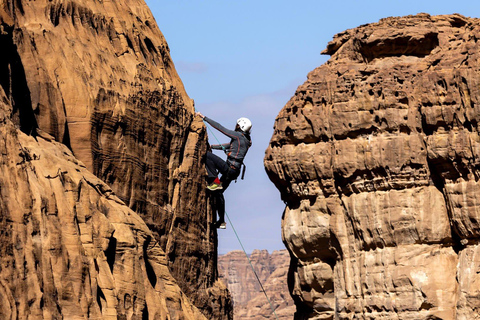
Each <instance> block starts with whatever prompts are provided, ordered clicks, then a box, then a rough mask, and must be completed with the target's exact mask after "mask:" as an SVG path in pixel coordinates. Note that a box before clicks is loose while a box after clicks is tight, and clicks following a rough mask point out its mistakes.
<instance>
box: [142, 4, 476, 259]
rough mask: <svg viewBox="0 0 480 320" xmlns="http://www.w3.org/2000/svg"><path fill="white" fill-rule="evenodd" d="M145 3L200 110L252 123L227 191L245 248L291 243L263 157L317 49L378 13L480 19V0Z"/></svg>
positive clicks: (234, 244)
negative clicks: (239, 173) (240, 172)
mask: <svg viewBox="0 0 480 320" xmlns="http://www.w3.org/2000/svg"><path fill="white" fill-rule="evenodd" d="M146 2H147V4H148V6H149V7H150V9H151V10H152V13H153V15H154V16H155V19H156V21H157V24H158V26H159V28H160V30H161V31H162V33H163V34H164V36H165V38H166V39H167V42H168V45H169V47H170V53H171V56H172V59H173V62H174V64H175V67H176V69H177V72H178V73H179V75H180V77H181V79H182V81H183V83H184V85H185V88H186V90H187V93H188V95H189V96H190V98H192V99H194V100H195V106H196V109H197V111H201V112H202V113H203V114H204V115H206V116H209V117H211V118H213V119H214V120H216V121H218V122H220V123H222V124H223V125H225V126H227V127H232V128H233V126H234V124H235V121H236V119H237V118H239V117H242V116H245V117H248V118H250V119H251V120H252V122H253V129H252V140H253V146H252V148H251V149H250V151H249V154H248V155H247V158H246V160H245V163H246V165H247V173H246V178H245V180H243V181H242V180H239V181H238V183H232V185H231V186H230V187H229V189H228V190H227V191H226V192H225V198H226V211H227V214H228V215H229V217H230V219H231V220H232V223H233V226H234V227H235V229H236V231H237V234H238V236H239V237H240V239H241V241H242V243H243V245H244V247H245V249H246V251H247V252H248V253H251V251H252V250H254V249H267V250H269V251H270V252H272V251H273V250H279V249H284V245H283V243H282V241H281V217H282V213H283V209H284V207H285V205H284V204H283V202H282V201H281V199H280V195H279V192H278V191H277V190H276V188H275V187H274V185H273V184H272V183H271V182H270V180H269V179H268V177H267V175H266V174H265V170H264V167H263V157H264V154H265V149H266V148H267V146H268V142H269V140H270V138H271V135H272V133H273V124H274V121H275V117H276V115H277V114H278V112H279V111H280V110H281V109H282V107H283V106H284V105H285V104H286V103H287V101H288V100H289V99H290V98H291V97H292V96H293V94H294V93H295V89H296V88H297V87H298V86H299V85H301V84H302V83H303V82H304V81H305V80H306V76H307V73H308V72H310V71H312V70H313V69H314V68H316V67H318V66H320V65H322V64H323V63H324V62H325V61H327V59H328V56H322V55H320V52H321V51H322V50H323V49H325V48H326V46H327V43H328V42H329V41H330V40H332V38H333V36H334V35H335V34H337V33H339V32H342V31H344V30H346V29H351V28H355V27H357V26H359V25H362V24H366V23H372V22H377V21H378V20H380V19H381V18H386V17H391V16H404V15H409V14H417V13H420V12H425V13H429V14H432V15H437V14H451V13H460V14H463V15H465V16H469V17H480V2H479V1H478V0H469V1H466V0H455V1H451V0H450V1H445V0H437V1H431V0H416V1H411V0H381V1H380V0H375V1H369V0H347V1H321V0H317V1H314V0H297V1H291V0H290V1H284V0H276V1H273V0H255V1H254V0H168V1H167V0H147V1H146ZM215 135H216V137H217V138H218V139H219V140H220V141H221V142H222V143H223V142H228V139H226V137H225V136H223V135H222V134H220V133H218V132H215ZM209 138H210V141H211V143H214V144H216V143H217V142H216V139H215V138H214V137H213V136H212V135H211V134H210V137H209ZM218 155H220V156H223V154H222V153H221V152H220V153H218ZM218 234H219V247H218V249H219V253H226V252H228V251H232V250H241V246H240V244H239V242H238V240H237V238H236V236H235V233H234V232H233V230H232V228H231V226H230V224H229V225H228V226H227V229H226V230H219V232H218Z"/></svg>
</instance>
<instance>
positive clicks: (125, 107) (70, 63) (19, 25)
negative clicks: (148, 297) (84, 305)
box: [0, 0, 231, 319]
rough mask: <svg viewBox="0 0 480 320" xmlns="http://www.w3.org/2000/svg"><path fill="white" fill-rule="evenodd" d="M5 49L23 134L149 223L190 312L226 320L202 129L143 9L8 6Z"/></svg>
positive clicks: (4, 7)
mask: <svg viewBox="0 0 480 320" xmlns="http://www.w3.org/2000/svg"><path fill="white" fill-rule="evenodd" d="M0 47H1V48H2V50H0V86H1V88H2V90H3V91H4V93H5V99H6V100H5V101H6V102H5V103H6V104H8V105H10V106H11V114H9V115H7V116H6V118H8V119H11V121H12V123H13V124H14V125H15V126H16V127H17V128H19V130H20V131H21V132H23V133H24V134H26V135H29V136H31V137H35V138H38V139H40V138H41V137H43V138H46V139H47V140H52V141H57V142H59V143H62V144H63V145H64V146H66V147H68V149H70V150H71V151H72V155H73V156H74V157H75V158H76V159H78V161H80V162H81V163H83V164H84V166H85V169H87V170H89V171H90V172H92V173H93V174H94V175H95V176H97V177H98V178H100V179H101V180H103V181H104V182H105V183H106V184H107V185H108V188H111V190H112V192H114V193H115V195H116V197H117V198H118V200H119V201H120V202H122V203H124V204H125V205H126V206H127V207H128V208H129V209H130V210H131V211H132V212H135V213H138V214H139V215H140V216H141V218H142V219H143V220H144V221H145V222H146V224H147V226H148V227H149V228H150V230H151V231H152V235H151V236H152V237H153V238H154V239H155V241H154V240H151V242H150V243H152V244H149V246H150V245H153V243H156V246H158V247H159V248H160V249H161V251H163V252H164V254H165V258H166V260H165V263H166V264H167V265H168V268H169V270H170V271H171V273H172V274H173V276H174V278H176V279H177V281H178V285H179V287H180V288H181V289H182V291H183V292H185V293H186V295H187V296H188V297H189V298H190V299H191V300H192V301H193V304H194V305H196V306H197V307H198V308H200V309H201V310H202V312H204V314H205V315H207V317H209V318H210V317H214V318H216V319H226V318H228V317H229V316H231V315H230V312H231V310H230V309H231V307H230V306H231V302H230V300H229V296H228V292H227V291H226V288H225V287H224V286H222V285H221V284H219V283H218V282H216V279H217V269H216V244H215V239H216V233H215V232H216V230H212V229H211V228H210V226H209V222H210V221H211V219H212V218H211V216H210V215H209V214H208V213H207V212H208V211H207V208H206V201H205V190H204V172H205V170H204V162H203V159H202V156H203V154H204V153H205V150H206V136H205V129H204V127H203V125H202V123H201V122H200V121H194V119H193V113H194V107H193V101H192V100H191V99H190V98H189V97H188V96H187V94H186V92H185V90H184V88H183V85H182V82H181V80H180V78H179V77H178V75H177V73H176V71H175V68H174V65H173V62H172V60H171V58H170V54H169V49H168V45H167V43H166V41H165V39H164V37H163V35H162V33H161V32H160V30H159V29H158V26H157V24H156V22H155V20H154V18H153V16H152V14H151V12H150V10H149V9H148V7H147V6H146V4H145V3H144V1H143V0H123V1H91V0H54V1H51V0H38V1H27V0H15V1H14V0H3V1H1V2H0ZM18 136H19V137H20V136H23V135H21V134H20V133H19V134H18ZM22 139H23V138H22ZM39 141H40V140H39ZM5 170H7V169H5ZM55 174H56V173H50V174H49V175H50V176H54V175H55ZM18 178H19V179H22V178H25V176H19V177H18ZM18 183H20V182H18ZM14 186H15V184H13V185H11V187H14ZM25 188H27V187H25ZM75 188H77V187H75ZM66 192H68V191H66ZM2 201H6V200H5V199H2ZM52 210H53V209H52ZM65 210H67V209H65ZM122 210H124V209H122ZM125 210H126V209H125ZM25 213H26V212H25ZM4 214H5V216H6V217H8V215H11V214H13V213H12V212H10V213H7V212H5V213H4ZM39 219H40V218H39ZM5 221H7V223H10V222H9V221H10V220H9V219H7V220H5ZM134 229H136V227H135V228H134ZM77 231H78V230H77ZM59 232H60V234H62V232H63V230H60V231H59ZM71 232H73V231H71ZM114 234H115V233H114ZM73 236H80V233H78V232H77V234H75V235H73ZM61 237H62V238H63V237H66V236H65V235H62V236H61ZM113 238H116V236H113ZM41 239H43V238H41ZM25 240H26V239H25ZM15 241H17V240H15ZM42 241H43V240H42ZM75 241H77V240H75ZM116 241H117V243H118V242H119V241H120V240H119V239H116ZM58 244H60V243H58ZM55 245H56V243H53V244H52V245H51V249H52V250H53V249H54V247H55ZM127 247H128V248H130V246H127ZM55 250H59V248H57V249H55ZM159 259H160V258H159ZM162 259H163V258H162ZM117 261H118V259H116V260H115V262H114V264H116V263H117ZM112 263H113V262H112ZM113 269H114V270H115V268H113ZM28 270H29V271H30V272H34V270H33V269H32V268H29V269H28ZM25 276H26V277H30V276H29V273H28V272H27V273H25ZM78 280H80V278H79V279H78ZM32 281H33V280H32ZM82 281H83V280H82ZM55 285H59V286H60V285H63V283H62V282H61V281H60V282H56V283H55Z"/></svg>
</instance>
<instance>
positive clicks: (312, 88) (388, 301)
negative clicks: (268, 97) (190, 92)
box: [265, 14, 480, 319]
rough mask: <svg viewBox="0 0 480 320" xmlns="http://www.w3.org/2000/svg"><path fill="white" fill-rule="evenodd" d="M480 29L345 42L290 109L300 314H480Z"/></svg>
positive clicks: (288, 237)
mask: <svg viewBox="0 0 480 320" xmlns="http://www.w3.org/2000/svg"><path fill="white" fill-rule="evenodd" d="M479 39H480V20H478V19H472V18H466V17H463V16H460V15H447V16H429V15H427V14H419V15H417V16H408V17H399V18H387V19H383V20H381V21H379V22H378V23H374V24H369V25H364V26H361V27H358V28H356V29H351V30H347V31H345V32H343V33H340V34H338V35H336V36H335V37H334V39H333V41H331V42H330V43H329V44H328V47H327V49H326V50H325V51H324V52H323V53H325V54H329V55H331V58H330V60H329V61H328V62H327V63H325V64H324V65H322V66H320V67H319V68H317V69H315V70H313V71H312V72H310V73H309V75H308V79H307V81H306V82H305V83H304V84H303V85H301V86H299V87H298V89H297V91H296V93H295V95H294V96H293V97H292V98H291V100H290V101H289V102H288V103H287V105H286V106H285V107H284V108H283V109H282V111H281V112H280V113H279V115H278V117H277V119H276V121H275V131H274V135H273V137H272V139H271V142H270V146H269V147H268V149H267V152H266V156H265V166H266V170H267V172H268V174H269V176H270V178H271V180H272V181H273V182H274V183H275V185H276V186H277V188H278V189H279V190H280V192H281V194H282V198H283V200H284V201H286V203H287V207H286V210H285V213H284V216H283V220H282V229H283V239H284V242H285V244H286V246H287V248H288V250H289V251H290V253H291V254H292V257H293V259H292V265H291V269H290V274H289V281H290V286H291V293H292V295H293V298H294V300H295V302H296V306H297V313H296V318H297V319H307V318H308V319H478V318H479V317H480V316H479V313H478V310H479V308H480V289H479V288H480V287H479V286H478V283H479V282H480V260H479V254H480V245H479V239H480V232H479V231H480V205H479V204H480V183H479V176H480V175H479V173H480V172H479V168H480V136H479V130H480V127H479V125H480V41H479Z"/></svg>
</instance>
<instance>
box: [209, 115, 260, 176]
mask: <svg viewBox="0 0 480 320" xmlns="http://www.w3.org/2000/svg"><path fill="white" fill-rule="evenodd" d="M204 120H205V121H206V122H208V123H209V124H210V125H211V126H212V127H214V128H215V129H217V130H218V131H220V132H221V133H223V134H224V135H226V136H227V137H230V138H231V140H230V143H225V144H220V145H212V149H223V150H225V152H226V153H227V162H228V163H229V164H230V165H231V166H234V167H235V168H236V169H240V167H241V166H242V163H243V159H244V158H245V155H246V154H247V151H248V148H250V147H251V145H252V140H251V139H250V135H249V134H247V133H243V132H241V131H234V130H230V129H227V128H225V127H224V126H222V125H221V124H220V123H218V122H216V121H214V120H212V119H210V118H207V117H205V118H204Z"/></svg>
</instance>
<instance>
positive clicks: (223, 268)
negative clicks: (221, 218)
mask: <svg viewBox="0 0 480 320" xmlns="http://www.w3.org/2000/svg"><path fill="white" fill-rule="evenodd" d="M250 261H251V263H252V266H253V268H254V269H255V272H256V273H257V275H258V278H259V279H260V281H261V282H262V285H263V288H264V289H265V291H266V292H267V295H268V298H269V299H270V302H271V303H272V306H273V308H274V309H275V313H276V315H277V316H278V319H285V320H286V319H292V318H293V314H294V312H295V307H294V304H293V300H292V298H291V297H290V293H289V292H288V286H287V271H288V266H289V265H290V256H289V254H288V252H287V250H280V251H274V252H273V253H272V254H269V253H268V251H267V250H254V251H253V252H252V254H251V255H250ZM218 272H219V277H220V279H222V280H223V281H224V282H225V283H226V284H227V287H228V290H229V291H230V293H231V295H232V299H233V302H234V319H235V320H241V319H250V320H257V319H258V320H260V319H274V315H273V313H272V309H271V306H270V304H269V303H268V301H267V298H266V297H265V295H264V293H263V292H262V290H261V287H260V284H259V283H258V280H257V278H256V277H255V274H254V273H253V271H252V267H251V266H250V264H249V263H248V260H247V257H246V256H245V253H244V252H243V251H231V252H229V253H227V254H225V255H223V256H219V257H218Z"/></svg>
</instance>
